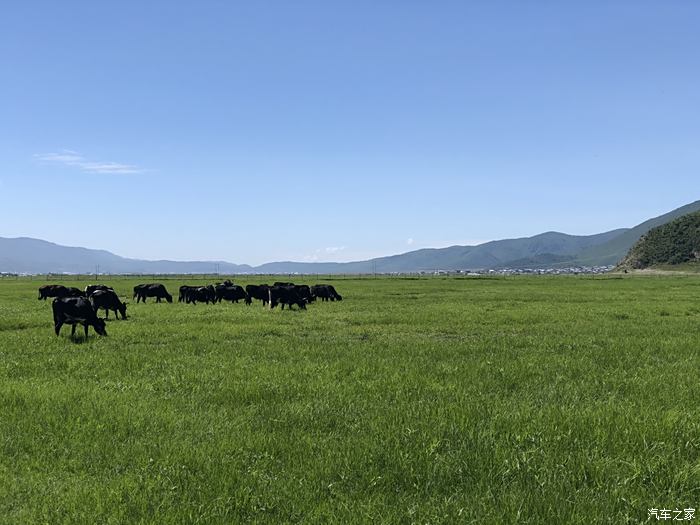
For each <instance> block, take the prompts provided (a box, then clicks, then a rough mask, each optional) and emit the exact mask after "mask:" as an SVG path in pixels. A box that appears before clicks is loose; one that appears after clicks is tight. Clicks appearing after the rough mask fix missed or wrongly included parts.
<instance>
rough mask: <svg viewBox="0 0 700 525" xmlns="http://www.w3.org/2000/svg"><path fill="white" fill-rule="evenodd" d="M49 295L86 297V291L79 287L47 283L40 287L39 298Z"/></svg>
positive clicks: (44, 298)
mask: <svg viewBox="0 0 700 525" xmlns="http://www.w3.org/2000/svg"><path fill="white" fill-rule="evenodd" d="M47 297H85V292H83V291H82V290H80V289H78V288H74V287H72V286H71V287H66V286H63V285H62V284H45V285H44V286H40V287H39V300H42V299H43V300H44V301H45V300H46V298H47Z"/></svg>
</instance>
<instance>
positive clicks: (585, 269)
mask: <svg viewBox="0 0 700 525" xmlns="http://www.w3.org/2000/svg"><path fill="white" fill-rule="evenodd" d="M614 269H615V266H614V265H607V266H572V267H569V268H501V269H498V270H426V271H419V272H388V273H380V272H377V273H376V274H357V277H358V278H361V277H368V276H375V275H376V276H380V275H385V276H396V277H398V276H402V275H418V276H425V277H429V276H435V275H444V276H455V277H478V276H483V275H487V276H488V275H504V276H505V275H581V274H603V273H607V272H611V271H612V270H614ZM37 275H46V274H32V273H12V272H0V278H18V277H32V276H37ZM77 275H102V276H106V275H123V276H129V275H132V276H139V275H144V274H109V273H98V274H76V273H70V272H63V273H53V274H49V276H57V277H60V276H77ZM148 275H151V274H148ZM160 275H188V274H160ZM191 275H201V274H191ZM212 275H219V274H212ZM221 275H223V274H221ZM236 275H269V274H257V273H244V274H236ZM283 275H319V274H317V273H310V274H302V273H292V274H286V273H285V274H283ZM322 275H327V274H322ZM333 275H336V276H343V277H351V276H353V274H344V273H341V274H333Z"/></svg>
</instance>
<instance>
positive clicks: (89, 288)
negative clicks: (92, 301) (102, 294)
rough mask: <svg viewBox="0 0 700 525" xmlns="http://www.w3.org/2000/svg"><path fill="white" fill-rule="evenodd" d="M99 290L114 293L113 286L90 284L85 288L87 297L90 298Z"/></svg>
mask: <svg viewBox="0 0 700 525" xmlns="http://www.w3.org/2000/svg"><path fill="white" fill-rule="evenodd" d="M97 290H111V291H112V292H113V291H114V288H112V287H111V286H105V285H104V284H89V285H87V286H86V287H85V295H86V297H88V298H89V297H90V296H91V295H92V294H93V293H95V292H96V291H97Z"/></svg>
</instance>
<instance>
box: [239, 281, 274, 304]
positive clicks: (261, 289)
mask: <svg viewBox="0 0 700 525" xmlns="http://www.w3.org/2000/svg"><path fill="white" fill-rule="evenodd" d="M269 289H270V287H269V286H268V285H266V284H249V285H248V286H246V287H245V292H246V293H247V294H248V300H247V301H246V303H245V304H247V305H250V304H252V302H253V299H258V300H260V301H262V304H263V306H266V305H267V303H268V302H269V301H270V292H269Z"/></svg>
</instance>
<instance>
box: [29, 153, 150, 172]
mask: <svg viewBox="0 0 700 525" xmlns="http://www.w3.org/2000/svg"><path fill="white" fill-rule="evenodd" d="M34 158H35V159H37V160H39V161H41V162H48V163H52V164H63V165H64V166H71V167H74V168H78V169H79V170H81V171H84V172H85V173H98V174H116V175H131V174H135V173H143V172H144V171H146V170H144V169H143V168H139V167H138V166H134V165H133V164H122V163H120V162H98V161H94V160H89V159H86V158H85V157H83V156H82V155H80V154H79V153H78V152H76V151H73V150H69V149H64V150H61V151H60V152H59V153H37V154H35V155H34Z"/></svg>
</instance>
